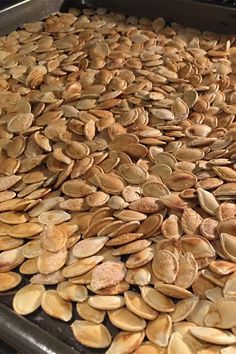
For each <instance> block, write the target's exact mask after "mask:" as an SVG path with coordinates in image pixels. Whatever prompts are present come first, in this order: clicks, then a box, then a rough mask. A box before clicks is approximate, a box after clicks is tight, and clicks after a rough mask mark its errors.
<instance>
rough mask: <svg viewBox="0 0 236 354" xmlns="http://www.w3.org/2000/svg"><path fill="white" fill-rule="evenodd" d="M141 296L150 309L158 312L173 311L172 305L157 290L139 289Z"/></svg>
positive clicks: (173, 306) (146, 287) (149, 288)
mask: <svg viewBox="0 0 236 354" xmlns="http://www.w3.org/2000/svg"><path fill="white" fill-rule="evenodd" d="M140 291H141V296H142V298H143V300H144V302H146V304H148V305H149V306H150V307H152V308H153V309H154V310H156V311H160V312H172V311H174V309H175V305H174V303H173V302H172V301H171V300H170V299H169V298H168V297H166V296H165V295H163V294H161V293H160V292H158V291H157V290H155V289H153V288H151V287H148V286H144V287H141V288H140Z"/></svg>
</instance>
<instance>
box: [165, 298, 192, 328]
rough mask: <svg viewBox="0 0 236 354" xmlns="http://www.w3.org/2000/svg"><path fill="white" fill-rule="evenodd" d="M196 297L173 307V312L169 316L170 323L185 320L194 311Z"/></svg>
mask: <svg viewBox="0 0 236 354" xmlns="http://www.w3.org/2000/svg"><path fill="white" fill-rule="evenodd" d="M198 300H199V299H198V297H197V296H192V297H190V298H188V299H183V300H180V301H179V302H178V303H177V304H176V305H175V310H174V311H173V312H172V313H171V314H170V316H171V319H172V322H180V321H183V320H185V319H186V318H187V317H188V316H189V315H191V313H192V311H193V310H194V309H195V307H196V305H197V303H198Z"/></svg>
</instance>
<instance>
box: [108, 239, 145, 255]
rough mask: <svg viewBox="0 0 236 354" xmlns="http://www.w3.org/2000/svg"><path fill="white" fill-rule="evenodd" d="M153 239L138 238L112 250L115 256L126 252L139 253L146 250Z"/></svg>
mask: <svg viewBox="0 0 236 354" xmlns="http://www.w3.org/2000/svg"><path fill="white" fill-rule="evenodd" d="M150 244H151V241H148V240H137V241H133V242H130V243H128V244H127V245H124V246H120V247H118V248H116V249H114V250H113V251H112V254H113V255H114V256H121V255H124V254H132V253H137V252H139V251H141V250H144V249H145V248H147V247H148V246H150Z"/></svg>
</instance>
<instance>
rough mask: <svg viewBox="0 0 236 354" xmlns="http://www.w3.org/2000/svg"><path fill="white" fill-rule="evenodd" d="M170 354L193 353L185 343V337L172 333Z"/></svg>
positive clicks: (168, 350) (169, 345) (169, 346)
mask: <svg viewBox="0 0 236 354" xmlns="http://www.w3.org/2000/svg"><path fill="white" fill-rule="evenodd" d="M167 353H168V354H182V353H185V354H193V351H192V350H191V348H190V347H189V346H188V344H187V343H186V342H185V341H184V339H183V336H182V335H181V334H180V333H178V332H174V333H172V335H171V337H170V341H169V344H168V349H167Z"/></svg>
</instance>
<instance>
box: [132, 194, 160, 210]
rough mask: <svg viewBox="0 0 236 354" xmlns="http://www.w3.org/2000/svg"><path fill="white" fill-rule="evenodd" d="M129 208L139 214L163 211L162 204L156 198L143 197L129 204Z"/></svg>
mask: <svg viewBox="0 0 236 354" xmlns="http://www.w3.org/2000/svg"><path fill="white" fill-rule="evenodd" d="M129 208H130V209H132V210H135V211H137V212H141V213H146V214H147V213H148V214H149V213H156V212H158V211H160V210H161V209H163V205H162V203H160V202H159V200H158V198H153V197H143V198H139V199H138V200H135V201H134V202H132V203H130V204H129Z"/></svg>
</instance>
